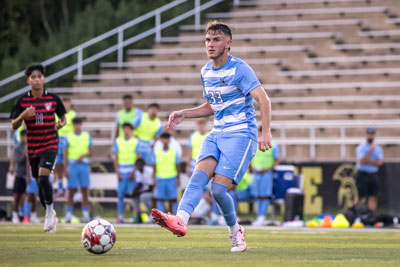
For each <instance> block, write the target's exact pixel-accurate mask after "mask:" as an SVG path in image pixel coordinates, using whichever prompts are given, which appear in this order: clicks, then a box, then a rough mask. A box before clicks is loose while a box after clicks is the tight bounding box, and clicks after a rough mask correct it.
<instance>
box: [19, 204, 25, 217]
mask: <svg viewBox="0 0 400 267" xmlns="http://www.w3.org/2000/svg"><path fill="white" fill-rule="evenodd" d="M18 215H19V216H24V207H23V206H18Z"/></svg>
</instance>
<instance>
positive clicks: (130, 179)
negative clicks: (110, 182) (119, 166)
mask: <svg viewBox="0 0 400 267" xmlns="http://www.w3.org/2000/svg"><path fill="white" fill-rule="evenodd" d="M134 179H135V175H134V173H132V174H131V175H129V181H131V182H132V181H133V180H134Z"/></svg>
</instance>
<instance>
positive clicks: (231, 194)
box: [228, 191, 238, 210]
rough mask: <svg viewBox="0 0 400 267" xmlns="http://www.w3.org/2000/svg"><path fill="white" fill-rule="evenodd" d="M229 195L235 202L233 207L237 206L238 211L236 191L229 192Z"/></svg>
mask: <svg viewBox="0 0 400 267" xmlns="http://www.w3.org/2000/svg"><path fill="white" fill-rule="evenodd" d="M228 194H229V195H230V196H231V198H232V200H233V205H235V210H237V207H238V201H237V198H236V192H235V191H228Z"/></svg>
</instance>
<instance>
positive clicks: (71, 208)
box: [65, 205, 74, 213]
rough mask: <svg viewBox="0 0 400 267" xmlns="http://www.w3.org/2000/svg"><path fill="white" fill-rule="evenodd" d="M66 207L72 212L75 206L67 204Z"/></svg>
mask: <svg viewBox="0 0 400 267" xmlns="http://www.w3.org/2000/svg"><path fill="white" fill-rule="evenodd" d="M65 209H66V211H67V213H72V212H73V211H74V206H72V205H71V206H70V205H67V206H65Z"/></svg>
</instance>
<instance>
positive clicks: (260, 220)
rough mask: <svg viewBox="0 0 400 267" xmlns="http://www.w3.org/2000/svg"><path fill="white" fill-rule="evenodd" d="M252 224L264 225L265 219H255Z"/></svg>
mask: <svg viewBox="0 0 400 267" xmlns="http://www.w3.org/2000/svg"><path fill="white" fill-rule="evenodd" d="M251 225H253V226H263V225H266V221H265V220H264V219H257V220H255V221H254V222H252V223H251Z"/></svg>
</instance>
